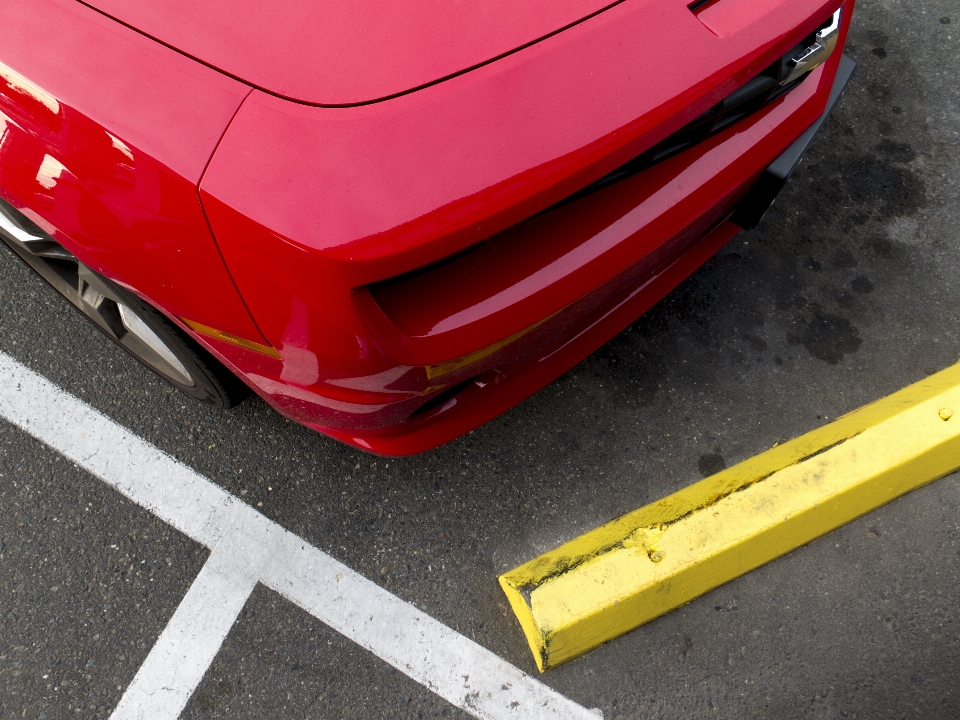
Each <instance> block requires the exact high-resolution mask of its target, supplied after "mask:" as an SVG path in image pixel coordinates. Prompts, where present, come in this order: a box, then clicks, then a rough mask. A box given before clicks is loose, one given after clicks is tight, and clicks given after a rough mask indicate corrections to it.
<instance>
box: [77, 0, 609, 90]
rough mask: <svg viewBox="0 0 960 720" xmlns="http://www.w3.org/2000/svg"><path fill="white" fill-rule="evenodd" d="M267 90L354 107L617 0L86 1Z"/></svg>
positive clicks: (457, 69)
mask: <svg viewBox="0 0 960 720" xmlns="http://www.w3.org/2000/svg"><path fill="white" fill-rule="evenodd" d="M84 2H85V4H88V5H90V6H92V7H94V8H96V9H97V10H100V11H101V12H103V13H105V14H107V15H109V16H111V17H113V18H115V19H116V20H119V21H120V22H122V23H124V24H126V25H129V26H130V27H133V28H135V29H136V30H139V31H140V32H142V33H144V34H146V35H149V36H150V37H153V38H154V39H156V40H158V41H160V42H162V43H164V44H166V45H169V46H171V47H173V48H175V49H177V50H179V51H180V52H183V53H185V54H187V55H190V56H191V57H194V58H196V59H197V60H199V61H201V62H203V63H205V64H207V65H210V66H212V67H214V68H217V69H218V70H220V71H222V72H224V73H227V74H229V75H232V76H234V77H236V78H238V79H240V80H243V81H245V82H247V83H249V84H251V85H254V86H256V87H259V88H261V89H263V90H266V91H268V92H271V93H274V94H277V95H280V96H283V97H286V98H290V99H293V100H298V101H301V102H306V103H311V104H317V105H353V104H360V103H367V102H372V101H375V100H380V99H384V98H388V97H391V96H394V95H398V94H401V93H405V92H409V91H411V90H414V89H416V88H419V87H422V86H424V85H429V84H432V83H435V82H437V81H438V80H442V79H444V78H446V77H449V76H451V75H455V74H458V73H461V72H463V71H465V70H468V69H470V68H472V67H475V66H477V65H480V64H483V63H486V62H488V61H490V60H492V59H495V58H497V57H499V56H501V55H504V54H506V53H509V52H511V51H514V50H516V49H517V48H520V47H523V46H525V45H528V44H530V43H533V42H536V41H537V40H539V39H542V38H544V37H546V36H548V35H551V34H554V33H556V32H558V31H560V30H562V29H564V28H566V27H569V26H570V25H572V24H575V23H577V22H580V21H581V20H583V19H584V18H587V17H590V16H591V15H593V14H595V13H597V12H600V11H602V10H604V9H606V8H608V7H611V6H612V5H616V4H618V2H613V1H612V0H272V1H271V2H262V1H258V0H150V1H149V2H130V0H84Z"/></svg>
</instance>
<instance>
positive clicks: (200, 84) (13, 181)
mask: <svg viewBox="0 0 960 720" xmlns="http://www.w3.org/2000/svg"><path fill="white" fill-rule="evenodd" d="M0 63H2V64H0V124H2V128H3V131H2V140H0V193H2V194H3V196H4V197H5V198H6V199H7V200H8V201H9V202H10V203H11V204H13V205H14V206H16V207H19V208H22V209H23V210H24V212H25V213H27V214H28V215H29V216H30V217H31V218H32V219H33V220H34V221H35V222H37V223H38V224H40V225H41V227H44V228H45V229H46V230H47V231H48V232H50V233H51V234H52V235H54V237H56V238H57V239H58V240H59V241H60V242H62V243H63V245H64V246H66V247H67V248H68V249H69V250H71V251H72V252H73V253H74V254H75V255H76V256H77V257H79V258H80V259H81V260H83V262H84V263H86V264H87V265H88V266H90V267H92V268H94V269H96V270H98V271H100V272H102V273H104V274H105V275H107V276H109V277H111V278H114V279H115V280H117V281H119V282H121V283H123V284H124V285H126V286H128V287H130V288H131V289H134V290H135V291H136V292H138V293H139V294H140V295H141V296H143V297H144V298H146V299H148V300H149V301H150V302H151V303H153V304H154V305H156V306H158V307H160V308H162V309H164V310H165V311H166V312H168V313H170V314H173V315H183V316H187V317H190V318H191V319H194V320H197V321H198V322H202V323H204V324H207V325H212V326H214V327H218V328H221V329H223V330H224V331H226V332H229V333H232V334H235V335H240V336H242V337H246V338H249V339H251V340H254V341H258V342H264V340H263V338H262V336H261V335H260V332H259V330H257V328H256V326H255V325H254V323H253V321H252V319H251V318H250V315H249V313H248V312H247V310H246V307H245V306H244V304H243V301H242V300H241V298H240V296H239V294H238V293H237V290H236V287H235V286H234V284H233V281H232V279H231V278H230V276H229V274H228V273H227V270H226V268H225V267H224V264H223V260H222V259H221V257H220V254H219V251H218V249H217V246H216V243H215V242H214V240H213V237H212V236H211V235H210V230H209V228H208V226H207V224H206V219H205V218H204V215H203V210H202V208H201V206H200V200H199V198H198V196H197V183H198V182H199V180H200V177H201V175H202V173H203V170H204V168H205V166H206V163H207V161H208V160H209V158H210V155H211V154H212V153H213V150H214V148H215V147H216V144H217V142H218V141H219V140H220V136H221V135H222V133H223V129H224V128H225V127H226V125H227V124H228V123H229V122H230V118H231V117H232V116H233V114H234V112H236V110H237V108H238V107H239V106H240V103H241V102H242V101H243V98H244V97H245V96H246V94H247V93H248V92H249V88H247V87H245V86H244V85H241V84H240V83H237V82H235V81H233V80H231V79H229V78H226V77H224V76H222V75H220V74H218V73H216V72H214V71H212V70H210V69H208V68H205V67H203V66H201V65H198V64H197V63H195V62H192V61H190V60H189V59H187V58H184V57H183V56H182V55H179V54H177V53H175V52H173V51H172V50H169V49H167V48H165V47H162V46H160V45H157V44H156V43H151V42H146V41H144V39H143V37H141V36H140V35H138V34H137V33H135V32H133V31H132V30H129V29H127V28H125V27H123V26H121V25H118V24H117V23H115V22H112V21H110V20H109V19H107V18H104V17H103V16H102V15H99V14H98V13H96V12H94V11H92V10H90V9H88V8H86V7H84V6H82V5H79V4H78V3H76V2H73V1H72V0H31V2H30V3H14V2H0Z"/></svg>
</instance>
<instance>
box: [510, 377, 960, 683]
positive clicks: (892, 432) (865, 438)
mask: <svg viewBox="0 0 960 720" xmlns="http://www.w3.org/2000/svg"><path fill="white" fill-rule="evenodd" d="M958 409H960V365H954V366H953V367H950V368H948V369H947V370H944V371H943V372H941V373H938V374H936V375H933V376H931V377H929V378H927V379H926V380H923V381H921V382H919V383H917V384H915V385H911V386H910V387H908V388H905V389H904V390H901V391H900V392H898V393H896V394H894V395H891V396H889V397H886V398H884V399H882V400H880V401H878V402H875V403H873V404H871V405H868V406H866V407H864V408H861V409H860V410H857V411H855V412H853V413H850V414H849V415H846V416H844V417H842V418H840V419H838V420H836V421H835V422H832V423H830V424H829V425H826V426H824V427H822V428H819V429H817V430H814V431H812V432H810V433H807V434H806V435H803V436H801V437H799V438H796V439H795V440H791V441H790V442H787V443H785V444H783V445H779V446H776V447H774V448H772V449H770V450H768V451H767V452H765V453H762V454H760V455H757V456H755V457H752V458H750V459H748V460H745V461H744V462H742V463H740V464H738V465H736V466H734V467H731V468H728V469H726V470H724V471H722V472H720V473H718V474H716V475H713V476H712V477H709V478H706V479H705V480H702V481H700V482H698V483H695V484H694V485H691V486H689V487H687V488H684V489H683V490H681V491H679V492H677V493H674V494H673V495H670V496H668V497H666V498H663V499H662V500H659V501H658V502H655V503H652V504H650V505H647V506H646V507H643V508H640V509H639V510H635V511H633V512H631V513H628V514H626V515H623V516H621V517H619V518H617V519H616V520H613V521H611V522H609V523H607V524H606V525H603V526H601V527H599V528H597V529H596V530H593V531H591V532H588V533H586V534H585V535H582V536H580V537H578V538H576V539H574V540H571V541H570V542H568V543H565V544H564V545H561V546H560V547H558V548H557V549H556V550H553V551H551V552H548V553H546V554H544V555H541V556H540V557H538V558H535V559H534V560H531V561H530V562H528V563H525V564H524V565H521V566H520V567H518V568H516V569H514V570H511V571H510V572H507V573H505V574H504V575H502V576H500V585H501V587H502V588H503V590H504V592H505V593H506V594H507V597H508V598H509V600H510V604H511V606H512V607H513V610H514V612H515V613H516V615H517V618H518V619H519V620H520V625H521V627H522V628H523V631H524V634H525V635H526V637H527V641H528V642H529V644H530V649H531V650H532V651H533V655H534V658H535V659H536V662H537V666H538V667H539V668H540V670H541V671H543V670H546V669H548V668H551V667H555V666H557V665H559V664H560V663H562V662H565V661H567V660H570V659H571V658H575V657H577V656H578V655H581V654H583V653H585V652H586V651H588V650H591V649H593V648H595V647H597V646H598V645H601V644H603V643H605V642H607V641H608V640H612V639H613V638H616V637H618V636H620V635H622V634H624V633H626V632H628V631H630V630H633V629H634V628H636V627H638V626H640V625H642V624H644V623H646V622H649V621H650V620H653V619H655V618H657V617H659V616H660V615H663V614H664V613H667V612H669V611H670V610H673V609H674V608H676V607H679V606H681V605H683V604H685V603H688V602H690V601H691V600H693V599H694V598H696V597H698V596H700V595H702V594H704V593H706V592H708V591H709V590H712V589H713V588H715V587H717V586H719V585H722V584H723V583H725V582H727V581H728V580H732V579H733V578H736V577H738V576H740V575H742V574H744V573H746V572H748V571H750V570H752V569H754V568H756V567H759V566H760V565H763V564H764V563H767V562H769V561H770V560H773V559H775V558H777V557H779V556H781V555H784V554H786V553H788V552H790V551H791V550H793V549H795V548H797V547H800V546H801V545H804V544H806V543H808V542H810V541H811V540H814V539H815V538H817V537H819V536H821V535H824V534H825V533H828V532H830V531H831V530H834V529H835V528H837V527H840V526H841V525H844V524H845V523H847V522H849V521H851V520H853V519H854V518H857V517H859V516H861V515H863V514H865V513H868V512H870V511H871V510H874V509H875V508H878V507H880V506H881V505H884V504H885V503H887V502H889V501H891V500H893V499H894V498H896V497H898V496H900V495H903V494H904V493H907V492H909V491H910V490H913V489H915V488H918V487H920V486H922V485H925V484H927V483H929V482H931V481H933V480H936V479H937V478H940V477H943V476H944V475H946V474H948V473H950V472H953V471H954V470H957V469H958V468H960V415H955V412H954V411H955V410H958Z"/></svg>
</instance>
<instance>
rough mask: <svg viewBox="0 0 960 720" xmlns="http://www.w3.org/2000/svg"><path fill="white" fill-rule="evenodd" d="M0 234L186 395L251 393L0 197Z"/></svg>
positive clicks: (238, 397) (219, 402)
mask: <svg viewBox="0 0 960 720" xmlns="http://www.w3.org/2000/svg"><path fill="white" fill-rule="evenodd" d="M0 238H2V239H3V240H4V241H6V244H7V245H8V246H9V247H10V249H11V250H13V251H14V253H16V254H17V255H18V256H19V257H20V258H21V259H22V260H23V261H24V262H25V263H26V264H27V265H29V266H30V268H32V269H33V270H34V271H36V272H37V274H39V275H40V276H41V277H42V278H43V279H44V280H46V281H47V282H48V283H49V284H50V285H51V286H52V287H53V288H54V289H55V290H56V291H57V292H59V293H60V294H61V295H63V297H64V298H66V299H67V300H68V301H69V302H70V304H72V305H73V306H74V307H75V308H77V309H78V310H79V311H80V312H81V313H83V315H84V316H85V317H86V318H87V319H88V320H90V321H91V322H92V323H93V324H94V325H96V326H97V327H98V328H99V329H100V330H101V331H102V332H103V333H104V334H106V335H107V337H109V338H110V339H111V340H113V341H114V342H115V343H117V345H119V346H120V347H122V348H123V349H124V350H126V351H127V352H128V353H130V354H131V355H132V356H133V357H135V358H136V359H137V360H139V361H140V362H141V363H143V364H144V365H146V366H147V367H148V368H150V369H151V370H153V371H154V372H155V373H156V374H157V375H159V376H160V377H162V378H163V379H164V380H166V381H167V382H169V383H170V384H172V385H174V386H175V387H177V388H179V389H180V390H181V391H183V392H184V393H186V394H187V395H189V396H191V397H193V398H196V399H197V400H200V401H201V402H204V403H207V404H208V405H212V406H214V407H221V408H228V407H232V406H233V405H236V404H237V403H239V402H241V401H242V400H244V399H245V398H246V397H248V396H249V395H250V389H249V388H248V387H247V386H246V385H245V384H244V383H243V382H242V381H241V380H240V379H239V378H237V376H236V375H234V374H233V373H232V372H231V371H230V370H228V369H227V368H226V367H225V366H224V365H223V364H222V363H221V362H220V361H219V360H217V359H216V358H215V357H213V355H211V354H210V353H209V352H207V350H205V349H204V348H203V347H201V346H200V344H199V343H197V342H196V341H195V340H194V339H193V338H191V337H190V336H189V335H187V334H186V333H185V332H184V331H183V330H181V329H180V328H179V327H177V326H176V325H175V324H174V323H172V322H171V321H170V320H168V319H167V318H166V316H164V315H163V314H162V313H160V312H159V311H157V310H156V309H154V308H153V307H151V306H150V305H149V304H147V303H146V302H144V301H143V300H141V299H140V298H138V297H137V296H136V295H134V294H133V293H131V292H129V291H128V290H125V289H124V288H122V287H120V286H119V285H117V284H116V283H114V282H112V281H110V280H108V279H107V278H105V277H103V276H102V275H100V274H98V273H96V272H94V271H93V270H91V269H90V268H88V267H87V266H86V265H84V264H83V263H82V262H80V261H79V260H78V259H77V258H76V257H75V256H74V255H73V254H72V253H71V252H70V251H68V250H67V249H66V248H64V247H63V246H62V245H61V244H60V243H58V242H57V241H56V240H54V239H53V238H51V237H50V236H49V235H47V234H46V233H45V232H44V231H43V230H42V229H40V228H39V227H38V226H37V225H36V224H35V223H33V222H31V221H30V220H29V219H28V218H27V217H25V216H24V215H23V214H22V213H20V212H18V211H17V210H16V209H14V208H13V207H12V206H11V205H9V204H8V203H6V202H5V201H3V200H0Z"/></svg>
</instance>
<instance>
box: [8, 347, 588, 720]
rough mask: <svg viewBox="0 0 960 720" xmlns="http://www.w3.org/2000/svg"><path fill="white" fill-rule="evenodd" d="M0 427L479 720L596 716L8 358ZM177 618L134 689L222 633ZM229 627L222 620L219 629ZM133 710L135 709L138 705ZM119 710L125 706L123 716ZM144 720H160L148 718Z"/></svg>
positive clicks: (153, 683) (243, 582) (239, 579)
mask: <svg viewBox="0 0 960 720" xmlns="http://www.w3.org/2000/svg"><path fill="white" fill-rule="evenodd" d="M0 417H4V418H6V419H7V420H8V421H9V422H11V423H13V424H14V425H17V426H19V427H20V428H22V429H23V430H25V431H26V432H28V433H29V434H31V435H33V436H34V437H36V438H38V439H39V440H41V441H43V442H44V443H46V444H47V445H49V446H50V447H52V448H54V449H55V450H57V451H58V452H60V453H61V454H63V455H64V456H66V457H67V458H69V459H70V460H72V461H73V462H75V463H76V464H77V465H79V466H80V467H82V468H84V469H85V470H87V471H88V472H90V473H91V474H93V475H95V476H97V477H99V478H100V479H101V480H103V481H104V482H106V483H108V484H109V485H111V486H112V487H114V488H116V489H117V490H118V491H120V492H121V493H123V494H124V495H125V496H127V497H128V498H130V499H131V500H132V501H133V502H135V503H137V504H138V505H141V506H142V507H145V508H147V509H148V510H150V511H151V512H152V513H154V514H155V515H157V516H158V517H159V518H161V519H163V520H164V521H165V522H167V523H169V524H170V525H172V526H174V527H176V528H177V529H178V530H180V531H181V532H183V533H184V534H185V535H187V536H189V537H191V538H193V540H195V541H196V542H199V543H201V544H203V545H206V546H207V547H209V548H212V549H214V553H213V554H212V555H211V559H210V560H208V561H207V562H208V563H209V562H211V561H212V560H214V561H216V562H219V560H215V558H216V557H217V556H219V555H220V553H221V552H225V553H232V554H233V556H234V557H235V558H236V559H237V561H238V563H240V564H238V565H237V566H235V567H234V568H233V569H232V570H228V569H227V568H226V567H225V566H219V570H216V571H215V572H217V573H220V572H223V573H224V574H225V575H229V573H231V572H232V573H235V575H234V582H235V583H236V586H237V587H239V590H238V592H241V591H242V590H243V588H244V587H247V586H248V583H250V582H251V580H252V579H257V580H259V581H260V582H262V583H264V584H265V585H267V586H268V587H270V588H272V589H273V590H275V591H277V592H278V593H280V594H281V595H283V596H284V597H285V598H287V599H288V600H290V601H292V602H293V603H295V604H297V605H298V606H300V607H301V608H303V609H304V610H306V611H307V612H309V613H311V614H312V615H314V616H315V617H317V618H318V619H320V620H321V621H323V622H325V623H327V624H328V625H329V626H330V627H332V628H333V629H335V630H337V631H338V632H340V633H342V634H343V635H344V636H346V637H347V638H349V639H350V640H352V641H354V642H355V643H357V644H358V645H361V646H363V647H365V648H366V649H368V650H369V651H370V652H372V653H374V654H375V655H377V656H378V657H380V658H381V659H383V660H385V661H386V662H388V663H390V664H391V665H393V666H394V667H395V668H397V669H398V670H400V671H401V672H403V673H405V674H406V675H408V676H409V677H411V678H412V679H413V680H415V681H417V682H418V683H420V684H421V685H424V686H425V687H427V688H429V689H430V690H432V691H433V692H435V693H436V694H437V695H439V696H441V697H443V698H444V699H446V700H447V701H448V702H450V703H451V704H453V705H455V706H457V707H459V708H461V709H462V710H464V711H466V712H467V713H469V714H471V715H473V716H474V717H478V718H490V719H491V720H494V719H499V718H564V719H567V720H576V719H577V718H582V719H584V720H586V719H589V720H596V718H597V716H598V714H599V711H597V710H587V709H586V708H584V707H582V706H580V705H578V704H577V703H575V702H573V701H572V700H570V699H569V698H566V697H564V696H563V695H561V694H559V693H557V692H556V691H554V690H553V689H551V688H549V687H547V686H546V685H544V684H543V683H541V682H539V681H538V680H536V679H534V678H532V677H530V676H529V675H527V674H526V673H524V672H521V671H520V670H518V669H517V668H515V667H514V666H512V665H510V664H509V663H507V662H506V661H504V660H503V659H502V658H500V657H498V656H497V655H495V654H493V653H491V652H490V651H489V650H487V649H485V648H483V647H481V646H480V645H477V644H476V643H475V642H473V641H472V640H469V639H468V638H466V637H464V636H462V635H460V634H458V633H456V632H454V631H453V630H451V629H450V628H448V627H447V626H445V625H443V624H442V623H440V622H438V621H437V620H435V619H433V618H432V617H430V616H429V615H427V614H426V613H424V612H422V611H420V610H418V609H417V608H416V607H414V606H413V605H410V604H409V603H406V602H404V601H402V600H400V599H399V598H398V597H396V596H394V595H391V594H390V593H389V592H387V591H386V590H384V589H383V588H381V587H380V586H379V585H377V584H376V583H373V582H371V581H370V580H367V579H366V578H364V577H363V576H362V575H360V574H359V573H356V572H354V571H353V570H351V569H350V568H348V567H347V566H346V565H344V564H342V563H340V562H338V561H337V560H335V559H334V558H332V557H330V556H329V555H327V554H326V553H324V552H322V551H320V550H319V549H317V548H315V547H313V546H311V545H309V544H307V543H306V541H304V540H303V539H301V538H300V537H298V536H296V535H294V534H293V533H290V532H288V531H287V530H285V529H284V528H282V527H281V526H280V525H278V524H276V523H275V522H273V521H272V520H269V519H268V518H266V517H264V516H263V515H261V514H260V513H258V512H257V511H256V510H254V509H253V508H251V507H250V506H248V505H246V504H245V503H243V502H241V501H240V500H238V499H237V498H235V497H234V496H232V495H230V494H229V493H228V492H226V491H225V490H223V489H222V488H220V487H218V486H217V485H215V484H214V483H213V482H211V481H210V480H208V479H207V478H205V477H202V476H201V475H198V474H197V473H196V472H194V471H193V470H191V469H190V468H189V467H187V466H186V465H184V464H182V463H180V462H179V461H177V460H175V459H173V458H172V457H170V456H169V455H167V454H165V453H163V452H161V451H160V450H159V449H157V448H155V447H154V446H152V445H150V444H149V443H147V442H146V441H144V440H142V439H141V438H139V437H137V436H136V435H134V434H133V433H131V432H130V431H128V430H126V429H125V428H123V427H122V426H120V425H118V424H117V423H115V422H113V421H112V420H110V419H109V418H107V417H105V416H104V415H102V414H100V413H99V412H97V411H96V410H94V409H93V408H91V407H90V406H89V405H87V404H85V403H84V402H82V401H81V400H79V399H77V398H75V397H73V396H72V395H70V394H68V393H66V392H64V391H63V390H61V389H59V388H58V387H56V386H55V385H53V384H52V383H51V382H50V381H48V380H46V379H45V378H43V377H41V376H40V375H38V374H37V373H35V372H33V371H32V370H30V369H29V368H27V367H25V366H24V365H22V364H20V363H19V362H17V361H16V360H14V359H13V358H11V357H10V356H8V355H6V354H4V353H0ZM203 572H204V571H201V576H203ZM211 576H212V577H216V575H215V574H214V571H211ZM197 580H198V582H199V581H200V577H198V579H197ZM206 583H207V580H204V582H203V585H201V587H200V589H199V590H198V591H197V593H196V595H195V596H194V598H193V599H191V594H193V588H191V590H190V592H189V593H188V595H187V600H185V602H187V601H190V602H199V600H200V599H202V597H201V596H202V595H205V593H206V591H205V590H204V587H205V585H206ZM195 585H196V583H195ZM247 592H249V591H247ZM221 610H222V611H223V610H224V608H223V606H221ZM225 614H229V613H225ZM178 615H179V610H178V612H177V613H174V617H173V618H172V619H171V622H170V625H171V626H172V629H170V628H168V630H169V638H168V639H165V638H166V636H167V635H168V630H164V632H163V633H162V634H161V638H160V640H163V641H164V642H162V643H161V641H159V640H158V643H157V646H156V647H155V648H154V649H153V650H152V651H151V653H150V655H149V656H148V658H147V660H146V661H145V662H144V665H143V667H141V670H140V672H138V673H137V679H136V680H135V682H134V685H138V686H139V687H141V688H151V687H157V686H158V682H163V680H161V679H160V678H161V677H162V676H164V675H165V674H169V673H170V672H171V670H170V669H169V668H168V667H166V665H167V664H168V663H169V662H173V661H174V658H175V657H176V656H177V653H195V655H194V657H199V655H200V654H201V653H202V652H205V651H206V652H209V649H210V646H211V645H212V644H213V640H212V638H213V637H215V636H216V634H217V633H218V632H219V630H217V631H216V632H212V633H211V634H210V635H209V636H205V637H203V638H197V643H198V647H189V643H190V627H191V624H190V619H189V618H186V619H184V620H178ZM234 617H235V615H234ZM223 619H224V616H222V615H221V616H218V622H219V621H222V620H223ZM231 624H232V623H231ZM218 628H219V626H218ZM219 642H222V637H221V638H220V641H218V643H217V644H218V645H219ZM204 648H206V650H204ZM213 654H215V651H214V653H213ZM213 654H211V655H210V658H209V660H212V657H213ZM209 660H208V662H209ZM150 668H154V669H153V670H151V669H150ZM195 672H196V671H194V673H195ZM155 673H159V674H157V675H155ZM201 675H202V672H201ZM141 676H142V677H141ZM124 700H126V695H125V696H124ZM130 702H131V706H134V704H135V702H136V700H135V699H131V701H130ZM124 707H126V706H125V705H124V703H121V707H120V708H118V709H117V712H118V713H119V712H120V711H121V710H122V709H123V708H124ZM124 712H126V710H124ZM144 716H145V717H153V716H154V713H153V708H150V709H149V710H148V711H146V712H145V713H144ZM117 717H121V716H120V715H119V714H118V715H117ZM123 717H130V715H123ZM134 717H137V715H134Z"/></svg>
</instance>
